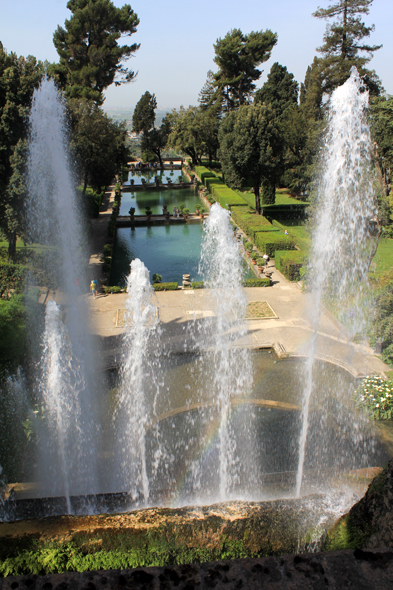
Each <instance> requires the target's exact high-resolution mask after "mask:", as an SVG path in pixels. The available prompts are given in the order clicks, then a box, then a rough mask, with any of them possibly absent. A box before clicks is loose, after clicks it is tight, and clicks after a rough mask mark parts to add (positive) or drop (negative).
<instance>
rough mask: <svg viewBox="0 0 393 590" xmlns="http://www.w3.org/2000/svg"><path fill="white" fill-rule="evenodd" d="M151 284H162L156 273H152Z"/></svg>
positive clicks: (160, 277) (159, 276)
mask: <svg viewBox="0 0 393 590" xmlns="http://www.w3.org/2000/svg"><path fill="white" fill-rule="evenodd" d="M153 283H162V275H159V274H158V273H154V275H153Z"/></svg>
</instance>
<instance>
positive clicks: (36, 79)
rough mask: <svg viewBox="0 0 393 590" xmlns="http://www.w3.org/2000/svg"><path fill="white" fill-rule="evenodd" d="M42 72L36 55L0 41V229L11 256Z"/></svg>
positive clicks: (17, 232)
mask: <svg viewBox="0 0 393 590" xmlns="http://www.w3.org/2000/svg"><path fill="white" fill-rule="evenodd" d="M43 73H44V68H43V65H42V63H41V62H37V60H36V59H35V57H33V56H31V55H29V56H28V57H27V58H24V57H22V56H21V57H18V56H17V55H16V54H15V53H7V52H6V51H5V49H4V48H3V45H2V43H1V42H0V229H1V230H2V231H3V232H4V233H5V235H6V237H7V240H8V243H9V248H8V253H9V256H10V257H11V258H12V257H13V256H14V255H15V248H16V238H17V235H23V211H24V207H23V201H24V197H25V190H24V174H23V154H24V151H25V143H24V139H25V138H26V136H27V114H28V111H29V108H30V104H31V99H32V96H33V92H34V89H35V88H38V85H39V83H40V80H41V78H42V75H43Z"/></svg>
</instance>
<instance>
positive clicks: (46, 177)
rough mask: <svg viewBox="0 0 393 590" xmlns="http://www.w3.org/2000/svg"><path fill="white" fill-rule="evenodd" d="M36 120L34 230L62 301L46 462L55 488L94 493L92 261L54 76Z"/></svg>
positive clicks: (49, 319) (42, 381)
mask: <svg viewBox="0 0 393 590" xmlns="http://www.w3.org/2000/svg"><path fill="white" fill-rule="evenodd" d="M29 122H30V137H29V155H28V194H29V200H28V216H29V237H30V240H31V241H34V242H36V243H38V244H40V245H42V255H43V258H44V259H45V260H46V261H47V264H46V272H47V276H48V277H49V280H53V282H55V283H56V282H57V294H56V298H57V299H58V300H61V304H62V310H61V311H60V309H59V307H58V306H57V305H56V304H55V303H54V302H49V303H48V304H47V309H46V318H45V335H44V340H43V359H42V361H41V363H40V364H39V366H40V368H41V370H42V376H41V378H39V380H38V382H39V388H38V389H39V390H40V392H39V393H40V395H41V397H42V399H43V400H44V402H45V407H46V410H45V411H46V413H47V415H48V419H49V422H50V424H49V433H50V435H49V439H48V441H47V442H48V446H47V448H46V449H44V451H43V452H44V455H45V456H44V457H43V460H42V462H41V463H42V467H41V468H42V469H43V470H44V471H45V472H46V475H47V476H48V475H49V476H50V477H46V479H47V483H48V482H49V481H50V482H51V485H52V484H53V488H54V492H53V493H59V490H62V493H65V494H66V495H67V496H69V494H76V493H78V494H81V493H94V492H95V491H96V489H97V484H96V473H95V472H96V469H95V464H96V453H95V446H96V440H95V439H96V434H97V430H98V427H97V422H96V421H95V411H94V407H95V404H94V399H93V394H94V391H95V382H94V378H93V376H94V372H95V371H94V362H93V354H92V349H91V346H90V342H89V339H88V337H87V326H86V318H87V313H86V310H85V309H84V305H83V298H82V297H81V295H82V293H83V292H85V291H86V287H87V284H86V280H85V277H86V275H87V272H86V268H85V266H86V262H87V261H86V260H85V261H84V260H83V259H82V257H81V256H82V254H81V253H82V252H84V251H86V248H83V240H82V235H83V234H82V227H81V223H80V220H81V212H80V211H79V209H78V206H77V195H76V190H75V188H76V187H75V183H74V180H73V177H72V173H71V168H70V163H69V152H68V144H67V133H66V117H65V108H64V105H63V103H62V101H61V100H60V97H59V95H58V92H57V90H56V88H55V85H54V83H53V81H50V80H48V79H46V78H45V79H44V80H43V81H42V83H41V85H40V87H39V89H38V90H36V91H35V93H34V96H33V103H32V108H31V113H30V121H29ZM53 446H55V447H56V448H57V449H58V453H55V455H56V460H55V464H52V465H48V458H49V457H50V456H51V453H50V450H51V448H52V447H53ZM59 457H60V458H61V459H60V463H61V465H62V468H61V469H60V472H62V476H61V479H62V480H63V482H59V481H55V480H54V479H53V473H56V474H57V475H56V477H58V476H59V477H60V475H59V470H58V469H57V465H56V463H57V461H58V459H59ZM82 457H83V460H82ZM52 471H53V472H52ZM65 471H66V472H67V474H65ZM41 477H42V474H41ZM44 477H45V475H44Z"/></svg>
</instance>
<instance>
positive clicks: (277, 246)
mask: <svg viewBox="0 0 393 590" xmlns="http://www.w3.org/2000/svg"><path fill="white" fill-rule="evenodd" d="M255 245H256V246H257V247H258V249H259V250H260V251H261V252H266V253H267V254H268V256H270V258H274V257H275V253H276V250H294V248H295V245H294V243H293V240H292V239H291V238H290V236H286V235H285V234H284V235H282V234H277V233H276V232H259V233H257V234H256V240H255Z"/></svg>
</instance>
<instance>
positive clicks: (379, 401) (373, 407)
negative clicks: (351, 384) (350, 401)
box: [354, 375, 393, 420]
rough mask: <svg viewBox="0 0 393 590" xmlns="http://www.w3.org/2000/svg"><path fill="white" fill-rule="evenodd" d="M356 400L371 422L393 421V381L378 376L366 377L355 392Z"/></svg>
mask: <svg viewBox="0 0 393 590" xmlns="http://www.w3.org/2000/svg"><path fill="white" fill-rule="evenodd" d="M354 399H355V402H356V404H357V406H358V407H362V408H364V409H365V410H366V411H367V413H368V414H369V416H370V418H371V420H391V419H392V417H393V381H387V380H386V379H383V377H380V376H378V375H372V376H369V377H366V378H365V379H363V380H362V383H361V385H360V386H359V387H358V388H357V390H356V391H355V394H354Z"/></svg>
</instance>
